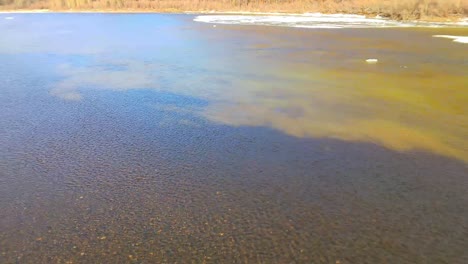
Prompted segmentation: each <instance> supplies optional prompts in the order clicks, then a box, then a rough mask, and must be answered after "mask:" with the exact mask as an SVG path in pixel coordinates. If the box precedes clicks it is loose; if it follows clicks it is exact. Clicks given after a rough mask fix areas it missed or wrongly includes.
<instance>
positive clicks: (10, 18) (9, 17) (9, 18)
mask: <svg viewBox="0 0 468 264" xmlns="http://www.w3.org/2000/svg"><path fill="white" fill-rule="evenodd" d="M5 19H7V20H12V19H15V18H14V17H11V16H8V17H5Z"/></svg>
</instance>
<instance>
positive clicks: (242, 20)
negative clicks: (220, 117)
mask: <svg viewBox="0 0 468 264" xmlns="http://www.w3.org/2000/svg"><path fill="white" fill-rule="evenodd" d="M194 21H197V22H205V23H216V24H231V25H266V26H284V27H299V28H375V27H444V26H455V27H463V26H466V25H468V22H467V21H465V20H462V21H460V22H452V23H450V22H438V23H435V22H434V23H432V22H421V21H409V22H400V21H395V20H390V19H385V18H382V17H380V16H376V17H373V18H369V17H366V16H362V15H349V14H322V13H305V14H265V13H262V14H245V13H244V14H229V15H228V14H214V15H199V16H197V17H195V18H194Z"/></svg>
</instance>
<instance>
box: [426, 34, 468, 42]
mask: <svg viewBox="0 0 468 264" xmlns="http://www.w3.org/2000/svg"><path fill="white" fill-rule="evenodd" d="M433 37H435V38H448V39H453V42H458V43H468V36H450V35H434V36H433Z"/></svg>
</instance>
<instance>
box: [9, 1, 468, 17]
mask: <svg viewBox="0 0 468 264" xmlns="http://www.w3.org/2000/svg"><path fill="white" fill-rule="evenodd" d="M0 9H51V10H99V11H162V12H171V11H172V12H177V11H211V10H216V11H263V12H324V13H357V14H367V15H376V14H380V15H383V16H387V17H391V18H394V19H399V20H408V19H426V20H427V19H442V18H454V17H461V16H466V15H467V14H468V0H0Z"/></svg>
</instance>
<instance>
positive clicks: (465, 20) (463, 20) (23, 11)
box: [0, 9, 468, 26]
mask: <svg viewBox="0 0 468 264" xmlns="http://www.w3.org/2000/svg"><path fill="white" fill-rule="evenodd" d="M39 13H91V14H93V13H96V14H99V13H102V14H105V13H109V14H138V13H141V14H194V15H196V14H199V15H271V16H304V15H307V14H323V15H338V14H340V15H356V16H365V17H366V18H381V19H388V20H393V21H400V22H401V21H405V22H427V23H430V22H440V23H456V24H458V25H460V24H462V25H464V24H465V23H466V25H467V26H468V17H460V16H451V17H432V18H425V19H414V20H395V19H391V18H387V17H384V16H382V15H381V14H360V13H330V12H315V11H311V12H303V13H300V12H279V11H272V12H263V11H258V12H257V11H232V10H231V11H229V10H226V11H218V10H186V11H183V10H178V9H173V10H172V9H161V10H156V9H153V10H145V9H119V10H116V9H16V10H1V9H0V14H39Z"/></svg>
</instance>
